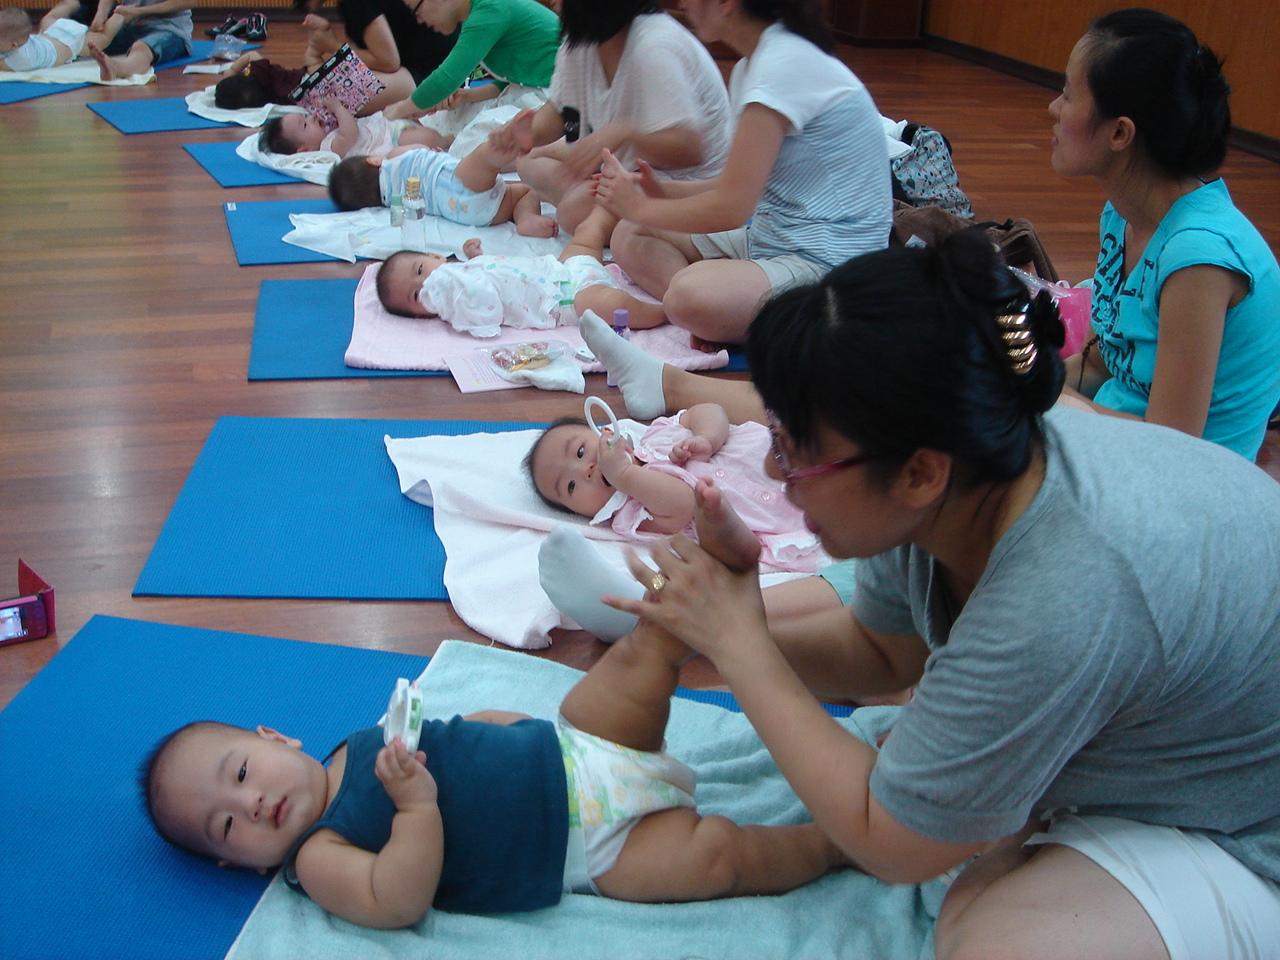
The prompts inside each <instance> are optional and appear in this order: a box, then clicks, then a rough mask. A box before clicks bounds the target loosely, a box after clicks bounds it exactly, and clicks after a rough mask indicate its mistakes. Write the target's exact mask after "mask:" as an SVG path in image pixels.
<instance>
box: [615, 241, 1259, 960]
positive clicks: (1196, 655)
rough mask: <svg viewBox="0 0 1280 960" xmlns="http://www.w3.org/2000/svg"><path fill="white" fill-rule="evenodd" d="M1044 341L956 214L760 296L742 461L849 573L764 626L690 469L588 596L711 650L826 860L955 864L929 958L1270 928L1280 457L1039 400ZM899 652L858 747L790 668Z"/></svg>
mask: <svg viewBox="0 0 1280 960" xmlns="http://www.w3.org/2000/svg"><path fill="white" fill-rule="evenodd" d="M1062 341H1063V331H1062V326H1061V324H1060V323H1059V322H1058V318H1057V315H1056V311H1055V310H1054V308H1053V307H1052V305H1051V303H1049V302H1048V301H1047V300H1046V299H1045V298H1043V297H1042V298H1041V299H1039V300H1036V301H1035V302H1032V303H1028V301H1027V293H1026V290H1025V288H1024V287H1023V286H1022V285H1021V284H1020V283H1019V282H1018V281H1017V280H1016V279H1015V278H1014V277H1012V276H1011V274H1010V273H1009V271H1008V270H1007V269H1006V268H1005V267H1004V266H1003V264H1002V263H1001V262H999V260H998V258H997V255H996V254H995V253H994V252H993V250H992V249H991V247H990V245H989V244H988V243H987V242H986V241H985V239H984V238H983V237H982V235H981V234H980V232H974V231H967V232H964V233H961V234H957V235H956V236H954V237H952V238H950V239H948V240H947V241H945V242H944V243H943V244H941V245H940V246H939V247H938V248H936V249H921V250H917V249H901V248H900V249H891V250H887V251H883V252H880V253H872V254H868V255H865V256H863V257H860V258H858V259H855V260H852V261H850V262H849V263H847V264H845V265H843V266H840V267H837V268H836V269H835V270H834V271H832V272H831V273H830V274H829V275H828V276H826V277H825V278H823V279H822V280H819V281H818V282H816V283H813V284H809V285H806V286H803V287H799V288H795V289H792V290H790V291H787V292H785V293H783V294H781V295H779V296H777V297H774V298H773V299H772V300H770V301H769V302H767V303H766V304H765V306H764V307H763V308H762V309H761V311H760V313H759V315H758V316H757V317H756V319H755V321H754V322H753V323H752V325H751V330H750V335H749V339H748V343H747V354H748V359H749V361H750V365H751V375H752V381H753V384H754V387H755V389H756V390H757V391H758V393H759V396H760V398H761V401H762V403H763V405H764V407H765V408H767V409H768V410H769V411H770V412H771V415H772V417H773V418H774V421H775V422H776V451H775V452H776V460H775V459H774V458H773V457H771V458H770V460H769V465H768V469H769V470H770V471H772V472H773V474H774V475H775V476H778V477H781V478H783V479H785V480H786V482H787V486H788V492H787V496H788V498H789V499H790V500H791V502H792V503H793V504H794V505H795V506H796V507H799V508H800V509H801V510H802V511H803V512H804V514H805V517H806V524H807V526H808V527H809V528H810V529H811V530H813V531H815V532H817V533H818V534H819V536H820V538H821V540H822V543H823V545H824V546H825V548H826V549H827V551H828V552H829V553H831V554H833V555H836V556H842V557H855V558H858V562H857V586H856V590H855V594H854V596H853V599H852V602H851V603H850V605H849V607H848V608H847V609H845V610H839V611H827V612H825V613H821V614H816V615H814V616H813V617H812V618H810V619H809V621H808V622H807V623H804V624H800V623H795V624H792V625H791V626H790V628H789V629H788V630H786V631H778V630H775V631H774V632H773V633H772V634H771V632H770V630H769V629H768V627H767V626H766V620H765V616H764V612H763V605H762V601H761V595H760V588H759V584H758V580H757V575H756V570H755V553H756V551H757V549H758V548H757V547H756V546H755V545H754V544H753V542H752V540H751V538H750V537H749V536H747V535H745V533H744V530H743V529H742V528H741V527H740V526H738V525H736V524H735V523H734V518H733V517H732V515H731V513H730V512H729V511H728V510H727V508H726V507H725V505H724V504H723V503H721V501H720V497H719V492H718V491H717V490H715V489H714V487H710V486H706V485H704V486H702V487H701V488H700V489H699V500H700V504H701V507H702V517H701V520H700V524H699V539H700V544H701V545H698V544H695V543H694V542H693V541H692V540H691V539H688V538H686V537H681V536H676V537H674V538H672V539H671V540H670V541H668V542H665V543H664V544H662V545H661V546H659V547H658V548H656V549H654V550H653V558H652V559H653V564H654V567H656V570H655V569H654V567H651V566H649V565H646V564H644V563H642V562H640V561H639V560H638V559H634V560H633V564H632V572H633V574H634V576H635V578H636V580H637V581H638V582H639V583H640V584H641V585H642V586H643V587H644V589H645V591H646V592H645V595H644V597H643V598H642V599H640V600H634V599H631V600H627V599H618V598H608V599H607V602H609V603H610V605H611V606H613V607H615V608H616V609H619V610H621V611H624V612H626V613H630V614H632V615H635V616H637V617H639V618H640V624H641V625H640V627H639V628H638V629H639V630H641V631H645V630H655V631H660V630H665V631H667V632H669V633H671V634H674V635H675V636H676V637H678V638H679V639H681V640H683V641H684V642H685V643H687V644H688V645H689V646H690V647H691V648H693V649H694V650H696V651H698V652H700V653H702V654H704V655H705V656H707V657H708V658H709V659H710V660H711V661H712V663H713V664H714V665H715V666H716V668H717V669H718V671H719V673H720V675H721V676H722V677H723V678H724V680H725V682H727V683H728V684H729V686H730V688H731V689H732V691H733V693H734V694H735V696H736V697H737V699H738V702H739V703H740V704H741V706H742V708H743V710H744V711H745V712H746V714H747V716H748V717H749V718H750V719H751V722H752V724H753V725H754V727H755V728H756V730H757V731H758V732H759V734H760V735H761V737H762V739H763V740H764V742H765V744H766V745H767V746H768V748H769V751H770V753H771V754H772V755H773V757H774V759H775V760H776V761H777V763H778V766H779V767H780V769H781V770H782V771H783V773H784V774H785V775H786V777H787V779H788V780H789V782H790V783H791V785H792V787H793V788H794V789H795V791H796V793H797V794H798V795H799V797H800V798H801V799H802V800H803V801H804V803H805V805H806V806H807V807H808V809H809V810H810V811H811V812H812V814H813V816H814V818H815V820H816V821H817V822H818V823H819V824H821V825H822V826H823V828H824V829H825V830H826V831H827V833H828V834H829V836H830V837H831V838H832V840H833V841H834V842H835V843H836V844H837V845H838V846H840V847H841V849H842V850H843V851H844V852H845V853H846V854H847V855H848V856H849V857H850V858H851V859H852V860H853V861H854V862H856V863H858V864H859V865H860V866H862V867H863V868H864V869H865V870H867V871H868V872H869V873H871V874H873V875H875V876H877V877H880V878H881V879H884V880H886V881H888V882H893V883H913V882H921V881H924V880H927V879H930V878H933V877H937V876H939V875H942V874H946V873H948V872H950V873H952V874H956V873H958V874H959V876H958V879H956V880H955V881H954V883H952V885H951V887H950V890H949V893H948V894H947V897H946V900H945V901H944V903H943V905H942V908H941V911H940V915H939V918H938V921H937V928H936V936H935V941H936V949H937V955H938V956H939V957H946V958H949V960H955V958H976V957H982V958H988V960H989V958H1000V957H1019V958H1023V957H1036V958H1039V960H1051V958H1079V957H1125V958H1128V960H1144V958H1152V960H1156V958H1161V960H1163V958H1173V960H1184V958H1185V960H1190V958H1198V960H1206V958H1214V960H1216V958H1221V957H1251V958H1259V960H1261V958H1266V957H1274V956H1276V955H1277V949H1280V885H1278V884H1277V880H1278V879H1280V698H1278V697H1277V696H1276V695H1275V691H1276V690H1277V689H1280V590H1277V587H1276V585H1277V583H1278V582H1280V485H1277V484H1276V483H1275V481H1273V480H1272V479H1271V478H1270V477H1268V476H1267V475H1266V474H1265V473H1263V472H1262V471H1261V470H1259V469H1258V468H1257V467H1255V466H1254V465H1253V464H1251V463H1249V462H1247V461H1246V460H1244V459H1243V458H1241V457H1239V456H1238V455H1236V454H1234V453H1232V452H1230V451H1228V450H1225V449H1223V448H1222V447H1220V446H1218V445H1215V444H1212V443H1208V442H1206V441H1203V440H1200V439H1196V438H1193V437H1190V436H1187V435H1186V434H1184V433H1181V432H1178V431H1175V430H1171V429H1168V428H1165V427H1160V426H1156V425H1152V424H1144V423H1139V422H1135V421H1129V420H1122V419H1115V418H1110V417H1100V416H1097V415H1095V414H1092V413H1087V412H1082V411H1078V410H1073V409H1066V408H1062V407H1061V406H1059V407H1056V408H1055V407H1054V404H1055V401H1056V400H1057V399H1058V396H1059V393H1060V391H1061V389H1062V384H1063V363H1062V360H1061V359H1060V357H1059V355H1058V348H1059V347H1060V345H1061V344H1062ZM911 684H915V685H916V693H915V696H914V698H913V699H912V701H911V702H910V703H909V704H908V705H907V706H905V707H904V708H903V709H902V711H901V713H900V714H899V716H898V717H897V720H896V722H895V724H894V728H893V731H892V733H891V734H890V735H889V737H888V739H887V741H886V742H885V743H884V745H883V746H882V747H881V749H880V750H879V751H878V752H877V750H875V749H874V748H873V747H871V746H869V745H868V744H866V743H863V742H862V741H861V740H859V739H857V738H856V737H854V736H851V735H850V734H849V732H848V731H847V730H846V729H844V728H842V727H841V726H840V725H839V724H838V723H837V722H836V721H834V720H833V719H832V718H831V717H830V716H828V715H827V714H826V713H825V712H824V711H823V710H822V708H821V706H820V704H819V702H818V699H817V696H816V695H821V696H824V697H843V698H853V697H857V696H861V695H864V694H867V693H873V692H876V691H885V690H896V689H900V688H902V687H905V686H909V685H911Z"/></svg>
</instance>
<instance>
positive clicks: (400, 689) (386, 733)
mask: <svg viewBox="0 0 1280 960" xmlns="http://www.w3.org/2000/svg"><path fill="white" fill-rule="evenodd" d="M421 736H422V691H421V690H420V689H419V688H418V684H417V682H416V681H414V682H412V683H411V682H410V681H408V680H406V679H405V678H404V677H401V678H400V679H398V680H397V681H396V688H395V690H393V691H392V692H391V700H390V701H389V702H388V703H387V715H386V716H385V717H383V718H382V742H383V743H385V744H391V743H393V742H395V739H396V737H399V738H400V739H401V740H402V741H403V742H404V748H405V749H406V750H408V751H409V752H410V753H413V752H414V751H415V750H417V749H418V738H419V737H421Z"/></svg>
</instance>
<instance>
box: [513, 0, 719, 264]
mask: <svg viewBox="0 0 1280 960" xmlns="http://www.w3.org/2000/svg"><path fill="white" fill-rule="evenodd" d="M560 21H561V24H562V37H563V43H562V45H561V47H560V50H559V52H558V53H557V55H556V65H555V71H554V73H553V75H552V79H551V89H550V95H549V98H548V102H547V104H546V105H545V106H544V107H543V108H542V109H540V110H539V111H538V114H537V115H536V117H535V118H534V142H535V143H536V144H538V145H539V146H538V148H537V149H535V150H534V151H533V152H532V153H530V154H529V155H528V156H526V157H524V158H522V159H521V161H520V163H519V168H518V169H519V172H520V176H521V178H522V179H523V180H524V181H525V182H527V183H529V184H530V185H531V186H533V187H534V189H536V190H537V191H538V193H539V195H540V196H542V197H543V198H545V199H546V200H548V201H549V202H551V203H554V204H555V205H556V212H557V219H558V220H559V222H560V226H561V227H562V228H563V229H564V230H566V231H569V232H573V233H574V238H575V241H577V242H583V243H586V244H587V245H588V246H595V247H601V248H603V247H604V246H605V245H606V244H607V243H608V241H609V234H610V233H611V232H612V229H613V226H614V223H615V222H616V220H615V218H613V217H612V216H610V215H609V214H608V213H607V211H605V210H604V209H603V208H600V207H597V206H596V205H595V203H594V200H593V198H592V189H591V178H592V176H593V175H594V174H595V173H596V172H597V171H598V170H599V169H600V163H601V160H602V158H603V154H604V151H605V150H609V151H611V152H613V153H614V154H617V155H619V156H621V157H623V158H624V159H626V160H627V161H629V162H633V161H639V160H643V161H645V162H646V163H648V164H649V165H650V166H651V167H652V168H653V169H654V170H656V171H658V175H659V176H660V177H670V178H674V179H681V180H700V179H705V178H707V177H714V176H716V175H717V174H718V173H719V172H720V169H721V167H723V165H724V159H725V156H726V155H727V153H728V147H729V98H728V96H727V94H726V93H725V87H724V81H723V79H722V78H721V76H720V71H719V69H718V68H717V67H716V65H715V61H713V60H712V59H711V55H710V54H709V53H708V52H707V49H706V47H704V46H703V45H702V44H701V43H699V42H698V39H697V37H695V36H694V35H693V34H691V33H690V32H689V31H688V30H686V29H685V28H684V27H682V26H681V25H680V24H679V23H677V22H676V21H675V20H674V19H672V18H671V16H669V15H668V14H666V13H663V12H662V5H661V4H660V3H659V2H657V0H615V2H609V3H600V2H598V0H564V2H563V3H562V5H561V8H560ZM588 216H590V218H591V222H590V223H588V224H586V225H585V228H584V230H583V231H581V232H579V228H580V227H583V226H584V225H583V220H584V219H586V218H587V217H588Z"/></svg>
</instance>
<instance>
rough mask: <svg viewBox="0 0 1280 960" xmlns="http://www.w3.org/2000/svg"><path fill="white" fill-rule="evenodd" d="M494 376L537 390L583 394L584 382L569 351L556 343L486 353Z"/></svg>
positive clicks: (513, 346) (511, 345)
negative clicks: (494, 373)
mask: <svg viewBox="0 0 1280 960" xmlns="http://www.w3.org/2000/svg"><path fill="white" fill-rule="evenodd" d="M485 353H486V354H488V357H489V363H490V364H491V365H492V367H493V369H494V372H496V373H497V374H498V376H500V377H502V379H503V380H509V381H511V382H512V383H528V384H532V385H533V386H535V387H537V388H538V389H539V390H566V391H568V392H569V393H585V392H586V389H587V382H586V379H585V378H584V377H583V376H582V368H581V367H580V366H579V365H578V362H577V361H576V360H575V359H574V358H573V355H572V354H571V353H570V351H569V348H568V347H567V346H565V344H563V343H561V342H560V341H559V340H528V341H525V342H523V343H508V344H504V345H503V346H501V347H492V348H490V349H487V350H485Z"/></svg>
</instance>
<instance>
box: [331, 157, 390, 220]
mask: <svg viewBox="0 0 1280 960" xmlns="http://www.w3.org/2000/svg"><path fill="white" fill-rule="evenodd" d="M381 170H382V168H381V167H375V166H374V165H373V164H372V163H370V162H369V158H368V157H366V156H363V155H355V156H348V157H347V158H346V159H344V160H341V161H339V162H338V164H337V165H336V166H335V167H334V168H333V170H332V171H331V172H330V174H329V198H330V199H331V200H333V202H334V204H336V205H337V207H338V209H339V210H363V209H364V208H365V207H380V206H382V188H381V187H380V186H379V180H378V175H379V173H380V172H381Z"/></svg>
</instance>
